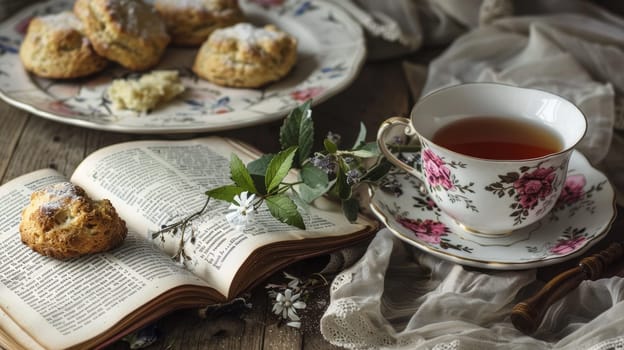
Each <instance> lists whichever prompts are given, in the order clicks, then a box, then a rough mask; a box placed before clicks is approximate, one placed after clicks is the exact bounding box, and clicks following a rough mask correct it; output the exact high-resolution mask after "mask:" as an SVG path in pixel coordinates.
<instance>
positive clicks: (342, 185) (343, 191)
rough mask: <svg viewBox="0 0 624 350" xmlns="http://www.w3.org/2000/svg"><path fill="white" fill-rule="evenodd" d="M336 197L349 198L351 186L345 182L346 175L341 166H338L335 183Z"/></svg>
mask: <svg viewBox="0 0 624 350" xmlns="http://www.w3.org/2000/svg"><path fill="white" fill-rule="evenodd" d="M335 186H336V187H337V194H338V197H339V198H340V199H342V200H346V199H349V198H351V186H349V184H348V183H347V175H346V173H345V170H344V169H343V167H338V173H337V174H336V184H335Z"/></svg>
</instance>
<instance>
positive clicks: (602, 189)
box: [371, 151, 615, 270]
mask: <svg viewBox="0 0 624 350" xmlns="http://www.w3.org/2000/svg"><path fill="white" fill-rule="evenodd" d="M419 187H420V183H419V182H418V180H417V179H416V178H415V177H413V176H410V175H407V174H406V173H403V172H401V171H399V170H396V171H393V172H391V173H390V174H388V175H386V177H385V178H384V180H383V181H382V182H381V183H380V185H379V186H378V187H375V188H372V189H371V192H372V193H371V196H372V199H371V209H372V210H373V212H374V213H375V214H376V215H377V216H378V217H379V219H380V220H381V221H383V222H384V223H385V225H386V226H387V227H388V228H389V229H390V231H392V232H393V233H394V234H395V235H397V236H398V237H399V238H401V239H402V240H404V241H406V242H408V243H410V244H412V245H414V246H416V247H418V248H420V249H422V250H424V251H426V252H429V253H431V254H433V255H435V256H438V257H440V258H442V259H446V260H450V261H453V262H456V263H459V264H463V265H469V266H474V267H482V268H489V269H497V270H515V269H526V268H533V267H540V266H546V265H550V264H555V263H558V262H561V261H564V260H567V259H570V258H573V257H575V256H578V255H580V254H582V253H583V252H585V251H586V250H587V249H589V247H591V246H592V245H594V244H595V243H596V242H598V241H599V240H600V239H602V238H603V237H604V236H605V235H606V234H607V232H608V231H609V228H610V227H611V223H612V222H613V220H614V219H615V194H614V191H613V187H612V186H611V184H610V183H609V181H608V180H607V178H606V177H605V175H604V174H602V173H601V172H599V171H598V170H596V169H594V168H593V167H592V166H591V164H590V163H589V162H588V161H587V159H586V158H585V157H584V156H583V155H582V154H580V153H579V152H577V151H575V152H574V153H573V154H572V158H571V160H570V164H569V167H568V176H567V178H566V183H565V186H564V189H563V191H562V194H561V196H560V197H559V200H558V202H557V204H556V205H555V208H554V209H553V210H552V211H551V212H550V213H549V214H548V215H547V216H546V217H544V218H543V219H541V220H540V221H538V222H536V223H535V224H533V225H530V226H528V227H525V228H522V229H519V230H517V231H514V232H513V233H512V234H510V235H508V236H505V237H500V238H487V237H481V236H475V235H473V234H470V233H468V232H466V231H464V230H463V229H462V228H461V227H460V226H459V225H458V224H457V223H456V222H455V221H454V220H453V219H452V218H450V217H448V216H447V215H445V214H444V213H443V212H442V211H441V210H440V209H439V208H438V207H437V206H436V205H435V204H434V203H433V201H432V200H431V199H430V198H428V197H427V195H426V194H423V193H421V192H420V191H419Z"/></svg>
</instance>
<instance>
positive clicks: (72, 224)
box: [19, 182, 128, 259]
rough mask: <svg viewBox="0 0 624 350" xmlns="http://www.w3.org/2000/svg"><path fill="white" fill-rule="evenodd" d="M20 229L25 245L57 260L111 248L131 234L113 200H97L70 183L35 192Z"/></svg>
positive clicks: (23, 216) (24, 212) (24, 213)
mask: <svg viewBox="0 0 624 350" xmlns="http://www.w3.org/2000/svg"><path fill="white" fill-rule="evenodd" d="M19 230H20V236H21V239H22V242H23V243H24V244H26V245H28V246H29V247H30V248H32V249H33V250H34V251H36V252H38V253H40V254H43V255H47V256H51V257H54V258H57V259H68V258H73V257H77V256H81V255H85V254H91V253H97V252H103V251H106V250H109V249H112V248H114V247H117V246H118V245H120V244H121V243H122V242H123V240H124V239H125V238H126V235H127V233H128V230H127V228H126V223H125V221H123V220H122V219H121V218H120V217H119V216H118V215H117V212H116V211H115V208H113V206H112V204H111V203H110V201H108V200H107V199H103V200H101V201H94V200H92V199H91V198H89V197H88V196H87V194H86V193H85V191H84V190H83V189H82V188H80V187H79V186H76V185H73V184H71V183H69V182H62V183H57V184H54V185H50V186H47V187H45V188H42V189H40V190H38V191H35V192H33V193H32V194H31V196H30V203H29V205H28V206H27V207H26V208H24V210H23V211H22V221H21V222H20V226H19Z"/></svg>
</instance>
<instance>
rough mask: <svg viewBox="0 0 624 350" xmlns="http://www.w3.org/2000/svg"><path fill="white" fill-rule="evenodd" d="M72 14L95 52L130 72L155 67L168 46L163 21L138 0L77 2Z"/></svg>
mask: <svg viewBox="0 0 624 350" xmlns="http://www.w3.org/2000/svg"><path fill="white" fill-rule="evenodd" d="M74 13H75V14H76V16H77V17H78V18H79V19H80V20H81V21H82V24H83V25H84V28H85V34H86V36H87V37H88V38H89V40H91V43H92V44H93V47H94V48H95V51H96V52H97V53H99V54H100V55H102V56H104V57H106V58H108V59H109V60H111V61H115V62H117V63H119V64H120V65H122V66H123V67H125V68H128V69H130V70H134V71H141V70H146V69H149V68H151V67H153V66H155V65H156V64H157V63H158V62H159V61H160V58H161V56H162V54H163V52H164V51H165V48H166V47H167V44H169V35H168V34H167V31H166V28H165V24H164V22H163V21H162V19H161V18H160V17H159V16H158V14H157V13H156V11H155V10H154V8H153V7H152V6H150V5H148V4H146V3H144V2H143V1H141V0H77V1H76V2H75V3H74Z"/></svg>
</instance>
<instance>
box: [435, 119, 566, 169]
mask: <svg viewBox="0 0 624 350" xmlns="http://www.w3.org/2000/svg"><path fill="white" fill-rule="evenodd" d="M432 140H433V142H434V143H436V144H438V145H440V146H443V147H446V148H448V149H450V150H452V151H455V152H457V153H461V154H465V155H469V156H473V157H478V158H485V159H498V160H503V159H504V160H518V159H529V158H537V157H542V156H545V155H547V154H551V153H555V152H558V151H560V150H562V148H563V145H562V141H561V139H560V138H559V136H558V135H557V134H555V132H554V131H553V130H551V129H549V128H548V126H545V125H540V124H538V123H536V122H532V121H528V120H518V119H510V118H503V117H490V116H483V117H482V116H475V117H468V118H464V119H461V120H458V121H455V122H452V123H450V124H449V125H446V126H444V127H443V128H442V129H440V130H438V131H437V132H436V133H435V135H433V139H432Z"/></svg>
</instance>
